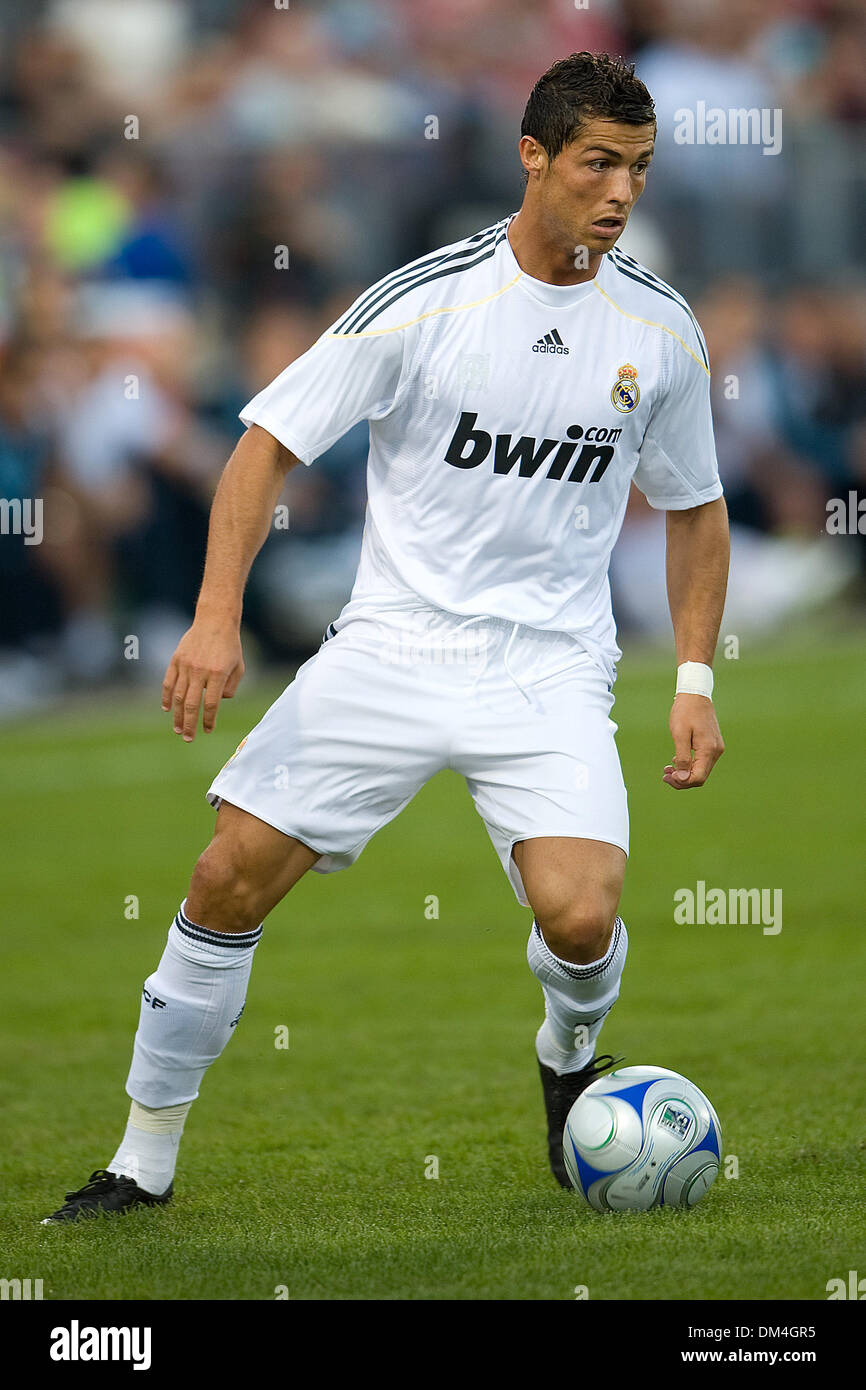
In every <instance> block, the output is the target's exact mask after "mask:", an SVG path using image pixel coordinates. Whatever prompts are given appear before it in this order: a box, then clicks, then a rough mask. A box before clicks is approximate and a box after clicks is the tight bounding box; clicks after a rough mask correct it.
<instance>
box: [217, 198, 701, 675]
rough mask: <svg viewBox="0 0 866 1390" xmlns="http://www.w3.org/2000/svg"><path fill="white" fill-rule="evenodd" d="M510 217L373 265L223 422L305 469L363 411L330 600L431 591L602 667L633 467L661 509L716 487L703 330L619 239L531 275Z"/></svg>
mask: <svg viewBox="0 0 866 1390" xmlns="http://www.w3.org/2000/svg"><path fill="white" fill-rule="evenodd" d="M512 216H514V214H512ZM510 221H511V217H508V218H504V219H503V220H502V221H501V222H497V223H496V224H495V225H494V226H492V227H489V228H487V229H485V230H484V231H481V232H477V233H476V234H475V235H474V236H470V237H467V238H466V239H465V240H463V241H459V242H455V243H453V244H452V245H450V246H445V247H443V248H441V249H440V250H438V251H434V252H431V253H430V254H429V255H426V256H422V257H420V258H419V259H418V260H415V261H412V262H411V263H410V264H409V265H406V266H404V267H402V268H401V269H399V270H395V271H394V272H393V273H392V274H390V275H387V276H385V277H384V278H383V279H382V280H380V281H378V282H377V283H376V284H375V285H373V286H372V288H370V289H369V290H367V291H366V292H365V293H364V294H362V295H360V296H359V298H358V299H356V301H355V303H354V304H353V305H352V306H351V308H350V309H348V310H347V311H346V312H345V313H344V314H343V315H342V316H341V317H340V318H339V319H337V321H336V322H335V323H334V324H333V325H332V326H331V327H330V328H328V329H327V330H326V332H324V333H323V334H322V336H321V337H320V338H319V339H318V341H317V342H316V343H315V344H314V345H313V346H312V347H311V348H310V349H309V351H308V352H305V353H304V354H303V356H301V357H299V358H298V359H297V361H295V362H293V363H292V364H291V366H289V367H287V368H286V370H285V371H284V372H282V373H281V374H280V375H279V376H278V377H277V378H276V379H275V380H274V381H273V382H272V383H271V384H270V385H269V386H267V387H266V388H265V389H264V390H263V391H261V392H260V393H259V394H258V395H257V396H255V397H254V399H253V400H252V401H250V403H249V404H248V405H247V406H246V407H245V408H244V410H242V411H241V419H242V420H243V422H244V423H245V424H247V425H250V424H257V425H260V426H261V427H262V428H263V429H266V430H267V431H268V432H269V433H270V434H272V435H274V436H275V437H276V438H277V439H279V440H280V442H281V443H282V444H284V445H285V446H286V448H287V449H289V450H291V452H292V453H293V454H295V455H296V456H297V457H298V458H299V459H300V460H301V461H302V462H303V463H305V464H311V463H313V461H314V460H315V459H316V458H318V457H319V455H321V454H322V453H324V452H325V450H326V449H328V448H329V447H330V446H331V445H332V444H333V443H334V442H335V440H337V439H339V438H340V436H341V435H343V434H345V432H346V431H347V430H348V429H350V428H351V427H352V426H353V425H354V424H356V423H357V422H358V421H359V420H364V419H366V420H369V422H370V452H369V459H368V466H367V492H368V505H367V518H366V524H365V527H364V540H363V545H362V551H361V559H360V563H359V567H358V574H357V578H356V581H355V585H354V588H353V591H352V596H351V599H350V602H349V604H348V605H347V607H346V608H345V609H344V610H343V615H341V617H346V616H351V615H353V614H355V613H358V612H363V613H375V612H377V611H381V610H383V609H386V608H395V607H396V608H412V607H416V608H418V607H421V606H422V605H432V606H433V607H435V608H438V609H442V610H445V611H446V612H450V613H454V614H458V615H461V616H464V617H467V618H470V617H478V616H482V615H485V616H490V617H494V618H504V619H508V620H510V621H512V622H515V623H521V624H524V625H526V626H529V627H535V628H539V629H542V630H547V631H553V632H565V633H568V634H570V635H572V636H573V637H575V638H576V639H577V640H578V641H579V642H580V643H581V644H582V645H583V646H584V647H585V649H586V650H587V651H588V652H590V653H591V654H592V655H593V656H594V658H595V660H596V661H597V662H598V663H599V664H600V665H601V666H602V667H603V668H604V669H605V670H606V671H607V673H608V675H609V679H610V680H613V678H614V675H615V665H616V661H617V659H618V657H619V656H620V652H619V649H618V648H617V645H616V630H615V626H614V621H613V614H612V611H611V601H610V587H609V583H608V564H609V560H610V554H611V550H612V549H613V546H614V543H615V541H616V538H617V536H618V534H619V531H620V527H621V525H622V520H623V516H624V514H625V509H626V503H627V501H628V494H629V486H630V484H631V483H632V481H633V482H634V483H635V484H636V485H637V487H639V488H640V490H641V491H642V492H643V493H644V494H645V496H646V497H647V499H648V501H649V502H650V504H651V505H652V506H653V507H657V508H662V509H665V510H678V509H682V508H687V507H694V506H698V505H700V504H702V503H705V502H711V501H713V500H714V499H715V498H717V497H720V496H721V495H722V487H721V483H720V481H719V476H718V468H717V463H716V453H715V445H714V442H713V428H712V417H711V413H710V393H709V364H708V360H707V352H706V346H705V343H704V339H703V336H702V334H701V331H700V329H699V327H698V325H697V322H696V321H695V318H694V315H693V314H692V312H691V310H690V309H689V306H688V304H687V303H686V301H685V300H684V299H683V298H682V296H681V295H679V294H677V293H676V291H675V290H672V289H671V288H670V286H669V285H667V284H665V282H664V281H663V280H660V279H659V277H658V276H657V275H654V274H653V273H652V272H651V271H649V270H647V269H646V268H645V267H644V266H642V265H640V264H639V263H638V262H637V261H635V260H633V259H632V258H631V257H629V256H627V255H625V254H624V253H623V252H621V251H618V250H616V249H614V250H612V251H610V252H608V253H607V254H606V255H604V256H603V257H602V260H601V265H600V267H599V270H598V274H597V275H596V277H595V279H593V280H590V281H587V282H586V283H584V284H580V285H569V286H561V285H551V284H548V283H547V282H545V281H541V280H536V279H534V278H533V277H532V276H530V275H527V274H526V273H525V271H523V270H521V268H520V266H519V265H518V263H517V260H516V258H515V256H514V253H513V251H512V250H511V245H510V243H509V240H508V237H507V226H508V223H509V222H510ZM336 626H337V628H339V627H340V620H338V621H337V624H336Z"/></svg>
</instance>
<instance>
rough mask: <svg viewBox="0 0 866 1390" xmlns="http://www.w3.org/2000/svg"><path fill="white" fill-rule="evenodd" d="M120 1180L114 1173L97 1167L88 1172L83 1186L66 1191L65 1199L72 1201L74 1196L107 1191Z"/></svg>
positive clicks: (92, 1194) (93, 1194)
mask: <svg viewBox="0 0 866 1390" xmlns="http://www.w3.org/2000/svg"><path fill="white" fill-rule="evenodd" d="M122 1181H123V1179H122V1178H119V1177H118V1176H117V1174H116V1173H109V1172H108V1169H107V1168H97V1169H96V1172H95V1173H91V1174H90V1177H89V1178H88V1179H87V1182H86V1183H85V1184H84V1186H83V1187H79V1188H78V1190H77V1191H76V1192H67V1194H66V1200H67V1202H73V1201H75V1199H76V1197H94V1196H96V1195H97V1193H100V1192H107V1191H108V1190H109V1188H111V1187H114V1186H116V1184H117V1183H118V1182H122Z"/></svg>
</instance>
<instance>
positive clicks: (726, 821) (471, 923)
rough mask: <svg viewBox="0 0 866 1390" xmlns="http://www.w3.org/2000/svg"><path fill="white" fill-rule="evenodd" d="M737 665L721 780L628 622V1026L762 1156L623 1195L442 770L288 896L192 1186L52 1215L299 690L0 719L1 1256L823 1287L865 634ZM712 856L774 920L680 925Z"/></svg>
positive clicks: (592, 1281)
mask: <svg viewBox="0 0 866 1390" xmlns="http://www.w3.org/2000/svg"><path fill="white" fill-rule="evenodd" d="M719 665H720V668H721V669H720V670H719V672H718V676H717V707H718V710H719V713H720V719H721V721H722V727H723V732H724V734H725V737H726V740H727V743H728V752H727V754H726V756H725V758H724V759H723V760H722V762H721V763H720V764H719V766H718V768H717V769H716V771H715V773H714V775H713V778H712V779H711V782H710V784H709V786H708V787H707V788H706V789H704V790H703V791H700V792H689V793H686V794H682V793H680V794H678V793H675V792H673V791H672V790H670V789H669V788H667V787H665V786H664V785H663V784H662V782H661V770H662V767H663V765H664V763H665V761H666V760H667V757H668V753H669V747H670V744H669V737H668V735H667V728H666V722H667V714H668V709H669V704H670V692H671V683H672V676H671V663H670V659H669V658H665V659H660V658H659V657H658V656H652V655H646V656H633V657H629V655H628V653H627V656H626V659H625V660H624V661H623V662H622V664H621V672H620V680H619V682H618V685H617V694H618V701H617V707H616V717H617V720H618V723H619V725H620V733H619V744H620V750H621V755H622V759H623V765H624V769H625V774H626V780H627V783H628V786H629V792H630V807H631V818H632V857H631V863H630V866H629V873H628V877H627V882H626V891H625V896H624V899H623V903H622V914H623V917H624V918H625V920H626V922H627V923H628V926H629V933H630V939H631V951H630V957H629V963H628V965H627V968H626V973H625V976H624V980H623V989H622V995H621V998H620V1002H619V1004H618V1005H617V1007H616V1009H615V1010H614V1012H613V1013H612V1014H611V1016H610V1018H609V1020H608V1022H607V1024H606V1026H605V1030H604V1032H603V1034H602V1039H601V1042H602V1050H605V1051H611V1050H616V1051H619V1052H623V1053H625V1055H626V1058H627V1060H628V1062H630V1063H635V1062H650V1063H657V1064H660V1065H665V1066H670V1067H673V1068H675V1069H676V1070H679V1071H683V1072H685V1073H686V1074H687V1075H688V1076H690V1077H692V1078H693V1079H694V1080H695V1081H696V1082H697V1083H698V1084H699V1085H700V1086H702V1087H703V1088H704V1089H705V1090H706V1091H707V1092H708V1094H709V1096H710V1097H711V1099H712V1100H713V1102H714V1103H715V1105H716V1108H717V1110H718V1112H719V1115H720V1117H721V1121H722V1127H723V1134H724V1142H723V1152H724V1154H725V1155H732V1156H735V1158H736V1166H737V1167H738V1173H739V1175H738V1176H737V1177H735V1178H734V1177H730V1178H726V1177H725V1176H723V1175H720V1177H719V1179H718V1181H717V1182H716V1184H715V1186H714V1187H713V1188H712V1189H711V1191H710V1193H709V1194H708V1196H707V1197H706V1199H705V1200H704V1202H703V1203H702V1204H701V1205H700V1206H699V1207H698V1208H696V1209H695V1210H694V1211H692V1212H688V1213H685V1212H677V1211H670V1210H666V1209H664V1210H660V1211H656V1212H652V1213H650V1214H648V1215H636V1214H628V1215H605V1216H602V1215H598V1214H596V1213H594V1212H592V1211H591V1210H590V1209H589V1208H588V1207H587V1206H586V1205H585V1204H584V1203H583V1202H582V1200H581V1199H580V1198H579V1197H578V1196H577V1195H576V1194H570V1193H566V1192H563V1191H561V1190H560V1189H559V1188H558V1187H556V1185H555V1184H554V1182H553V1180H552V1178H551V1177H550V1175H549V1172H548V1170H547V1166H546V1157H545V1152H544V1138H543V1115H542V1103H541V1091H540V1086H539V1083H538V1076H537V1070H536V1065H535V1060H534V1052H533V1038H534V1034H535V1029H536V1027H537V1025H538V1023H539V1021H540V1017H541V995H540V991H539V989H538V987H537V985H536V982H535V980H534V979H533V977H532V976H531V975H530V973H529V971H528V969H527V967H526V964H525V954H524V952H525V942H526V936H527V933H528V929H529V925H530V917H529V914H528V912H527V911H525V910H524V909H521V908H519V907H518V905H517V903H516V901H515V899H514V897H513V894H512V892H511V889H510V888H509V886H508V884H507V882H506V880H505V877H504V875H503V874H502V872H501V869H500V867H499V864H498V861H497V859H496V856H495V854H494V852H493V849H492V847H491V846H490V844H489V841H488V839H487V835H486V832H485V830H484V827H483V825H482V823H481V821H480V820H479V819H478V818H477V816H476V815H475V812H474V810H473V808H472V804H471V802H470V800H469V796H468V793H467V792H466V789H465V787H464V786H463V783H462V781H460V780H459V779H458V778H457V777H456V776H454V775H451V774H442V775H440V776H439V777H437V778H435V779H434V781H433V782H431V783H430V784H429V785H428V786H427V787H426V788H425V789H424V790H423V791H422V792H421V794H420V795H419V796H418V798H417V799H416V801H415V802H413V804H412V805H411V806H410V807H409V809H408V810H407V811H406V812H404V814H403V815H402V817H400V818H399V819H398V820H397V821H396V822H394V823H393V824H392V825H391V826H389V827H388V828H387V829H386V830H385V831H383V832H382V833H381V835H380V836H379V837H378V838H377V839H376V840H374V842H373V843H372V844H371V845H370V847H369V848H368V850H367V851H366V852H365V854H364V855H363V857H362V858H361V860H360V861H359V863H358V864H357V865H356V866H355V867H354V868H353V869H352V870H351V871H350V872H348V873H343V874H337V875H333V876H331V877H329V878H323V877H321V876H319V875H314V874H310V875H308V876H307V878H306V879H305V880H304V881H303V882H302V883H301V884H300V885H299V886H298V888H297V889H295V891H294V892H293V893H292V894H291V895H290V896H289V898H288V899H287V900H286V901H285V902H284V903H283V904H282V905H281V906H280V907H279V908H278V909H277V910H276V911H275V912H274V913H273V914H272V916H271V918H270V919H269V922H268V924H267V926H266V929H265V937H264V940H263V942H262V945H261V946H260V947H259V950H258V952H257V957H256V963H255V967H254V970H253V976H252V983H251V987H250V994H249V998H248V1002H247V1009H246V1013H245V1016H244V1019H243V1022H242V1024H241V1026H240V1027H239V1029H238V1031H237V1035H236V1037H235V1038H234V1039H233V1041H232V1042H231V1044H230V1046H229V1048H228V1049H227V1051H226V1053H225V1055H224V1056H223V1057H222V1059H221V1060H220V1061H219V1062H218V1063H217V1064H216V1065H215V1066H214V1067H213V1068H212V1069H211V1071H210V1072H209V1074H208V1076H207V1078H206V1080H205V1082H204V1085H203V1089H202V1095H201V1097H200V1099H199V1100H198V1101H197V1102H196V1104H195V1105H194V1107H193V1109H192V1111H191V1114H190V1118H189V1120H188V1123H187V1129H186V1134H185V1137H184V1141H183V1147H182V1150H181V1161H180V1165H179V1169H178V1179H177V1183H176V1193H177V1195H176V1200H175V1202H174V1203H173V1205H172V1206H171V1207H170V1208H168V1209H166V1210H164V1211H162V1210H160V1211H137V1212H133V1213H132V1214H130V1215H129V1216H128V1217H125V1218H121V1219H119V1220H118V1219H115V1220H100V1221H94V1222H90V1223H84V1224H81V1225H78V1226H76V1227H69V1228H44V1227H41V1226H40V1225H39V1224H38V1220H39V1218H40V1217H42V1216H43V1215H44V1214H46V1213H47V1212H48V1211H50V1210H52V1209H53V1208H54V1207H55V1206H57V1205H58V1203H59V1200H60V1199H61V1198H62V1195H63V1193H64V1191H65V1190H67V1189H70V1188H73V1187H77V1186H79V1185H80V1184H81V1183H82V1182H83V1181H84V1180H85V1178H86V1177H87V1176H88V1174H89V1173H90V1171H91V1170H92V1169H94V1168H96V1167H100V1166H102V1165H103V1164H105V1163H106V1162H108V1160H109V1158H110V1157H111V1154H112V1153H113V1152H114V1149H115V1147H116V1144H117V1140H118V1138H119V1136H120V1133H121V1131H122V1127H123V1124H124V1121H125V1116H126V1110H127V1107H128V1101H127V1098H126V1097H125V1095H124V1093H123V1084H124V1081H125V1078H126V1072H127V1067H128V1063H129V1057H130V1052H131V1045H132V1035H133V1031H134V1027H135V1023H136V1019H137V1016H138V999H139V991H140V988H141V983H142V980H143V979H144V977H145V976H146V975H147V974H148V973H149V972H150V971H151V970H152V969H153V968H154V966H155V964H156V961H157V960H158V958H159V955H160V953H161V950H162V946H163V943H164V939H165V934H166V931H167V929H168V925H169V923H170V921H171V919H172V916H173V914H174V912H175V910H176V908H177V906H178V903H179V902H180V900H181V898H182V897H183V895H184V893H185V890H186V885H187V882H188V875H189V872H190V869H191V867H192V864H193V862H194V860H195V858H196V856H197V854H198V852H199V850H200V849H201V848H202V847H203V845H204V844H205V843H206V842H207V839H208V838H209V834H210V826H211V823H212V814H213V813H212V812H211V811H210V808H209V807H208V806H207V804H206V802H205V799H204V790H205V788H206V786H207V784H208V780H209V777H210V775H211V773H212V772H213V771H214V770H215V768H216V767H218V766H219V765H220V764H221V763H222V762H223V761H224V759H225V758H226V757H227V756H228V754H229V753H230V752H231V751H232V750H233V748H234V746H235V744H236V743H237V742H238V740H239V738H240V737H241V736H242V734H243V733H244V732H246V730H247V728H248V727H249V726H250V724H252V723H254V722H255V721H256V719H257V718H258V717H259V714H260V713H261V712H262V711H263V709H264V708H265V706H266V704H267V703H269V701H270V699H271V698H272V696H273V694H274V693H275V690H274V688H273V686H270V687H268V688H267V689H264V690H262V689H259V690H257V691H252V692H247V693H246V694H245V695H243V696H241V697H239V698H238V699H236V700H235V701H234V702H233V704H230V705H227V706H225V707H224V709H223V712H222V715H221V719H220V724H219V726H218V730H217V733H216V734H215V735H213V736H211V737H210V738H207V739H204V738H201V737H200V738H199V739H197V740H196V742H195V743H194V744H193V745H191V746H184V745H182V744H181V743H180V741H179V740H177V739H175V738H174V737H173V736H172V735H171V734H170V732H169V730H168V725H167V722H166V720H165V717H164V716H162V715H161V714H160V712H159V709H158V699H157V692H154V699H153V700H152V702H151V703H150V704H148V705H147V706H146V707H143V706H142V705H141V703H140V702H139V701H138V700H135V701H130V702H129V703H127V702H126V701H125V699H124V698H123V697H121V696H118V697H116V698H115V699H114V700H113V701H112V702H110V703H109V704H106V705H94V706H92V707H91V708H90V709H88V710H79V711H76V712H68V713H65V714H63V715H62V716H59V717H56V718H46V717H42V718H40V720H39V722H38V723H25V724H19V725H17V726H15V727H14V728H13V727H7V728H6V729H5V730H3V732H2V736H0V748H2V754H0V778H2V782H3V788H4V794H3V798H2V802H0V824H2V845H3V880H2V881H3V897H4V900H5V911H4V919H5V928H6V930H5V933H4V935H5V940H4V965H3V983H4V997H5V1004H4V1011H3V1012H4V1026H3V1029H2V1033H3V1059H2V1077H3V1083H2V1086H3V1090H2V1104H3V1116H4V1131H5V1142H4V1144H3V1148H2V1155H0V1169H2V1183H3V1191H4V1194H5V1217H4V1226H5V1232H4V1238H3V1268H2V1269H0V1275H3V1276H4V1277H7V1278H11V1277H20V1278H25V1277H29V1278H33V1279H37V1278H41V1279H42V1280H43V1284H44V1296H45V1298H54V1299H88V1298H93V1299H213V1298H215V1299H273V1298H274V1297H275V1291H276V1290H277V1288H278V1286H285V1288H286V1289H287V1291H288V1295H289V1297H290V1298H292V1299H415V1300H439V1299H489V1300H504V1299H555V1300H569V1299H573V1298H574V1297H575V1289H576V1287H578V1286H585V1287H586V1288H587V1289H588V1294H589V1297H590V1299H599V1300H604V1299H722V1300H724V1299H816V1300H822V1299H826V1297H827V1294H826V1285H827V1281H828V1280H829V1279H831V1278H834V1277H837V1276H841V1277H847V1272H848V1271H849V1270H850V1269H857V1270H859V1272H860V1274H861V1275H866V1219H864V1212H866V1177H864V1169H866V1141H864V1137H863V1136H864V1126H863V1060H862V1059H863V1052H864V1046H863V1043H864V1022H866V1017H864V1014H866V1010H864V990H863V979H864V971H863V967H864V958H866V944H864V931H863V919H862V896H863V894H862V888H863V880H862V875H863V867H862V866H863V821H864V817H863V798H864V752H863V747H864V744H863V727H862V710H863V691H864V689H866V647H864V644H863V641H862V638H861V639H860V640H859V641H858V642H855V641H853V640H851V639H841V638H838V639H833V640H832V641H830V642H828V643H827V644H820V645H819V644H818V643H810V644H800V645H799V646H797V647H794V646H792V647H790V648H788V647H782V648H777V649H776V650H774V651H772V652H771V653H767V654H764V655H761V654H758V653H755V652H751V651H750V652H748V653H746V652H744V653H743V654H742V655H741V658H740V660H739V661H731V662H724V661H722V662H720V663H719ZM699 879H703V880H704V881H705V882H706V883H707V885H709V886H721V887H725V888H728V887H744V888H750V887H759V888H771V889H772V888H779V889H781V890H782V892H783V904H784V907H783V912H784V916H783V929H782V931H781V932H780V933H779V934H778V935H765V934H764V933H763V932H762V930H761V927H760V926H759V925H758V926H716V927H713V926H707V925H704V926H693V927H689V926H678V925H676V924H675V923H674V920H673V895H674V892H675V890H676V889H677V888H681V887H692V888H694V887H695V884H696V882H697V881H698V880H699ZM130 895H135V896H136V897H137V898H138V900H139V904H140V917H139V919H138V920H129V919H128V918H127V917H126V916H125V903H126V900H127V899H128V898H129V897H130ZM429 895H436V897H437V898H438V900H439V917H438V920H434V919H430V918H428V917H427V916H425V903H426V901H427V900H428V898H429ZM281 1027H284V1028H287V1029H288V1030H289V1047H288V1048H287V1049H279V1048H277V1047H276V1046H275V1040H276V1037H277V1032H276V1030H278V1029H279V1028H281ZM431 1156H435V1157H436V1158H437V1159H438V1171H439V1176H438V1179H432V1178H428V1177H425V1170H426V1171H429V1170H430V1169H431V1168H432V1166H433V1165H432V1164H431V1163H430V1158H431ZM726 1166H727V1167H728V1168H729V1169H731V1168H733V1167H734V1166H735V1165H734V1164H733V1163H731V1162H728V1164H727V1165H726Z"/></svg>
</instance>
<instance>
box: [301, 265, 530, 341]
mask: <svg viewBox="0 0 866 1390" xmlns="http://www.w3.org/2000/svg"><path fill="white" fill-rule="evenodd" d="M522 275H523V271H522V270H520V271H518V273H517V274H516V275H515V277H514V279H513V280H509V281H508V284H507V285H503V286H502V287H501V289H498V290H494V291H493V294H486V295H485V296H484V298H483V299H473V300H472V302H471V303H470V304H451V305H447V306H445V307H443V308H441V309H429V310H428V311H427V313H426V314H419V315H418V317H417V319H409V320H407V322H406V323H395V324H394V327H393V328H369V329H366V330H365V331H364V332H363V333H326V334H325V337H326V338H380V337H381V336H382V334H383V333H399V331H400V329H401V328H411V327H412V325H413V323H420V322H421V320H422V319H432V318H433V316H434V315H435V314H459V313H460V311H461V310H462V309H477V308H478V305H479V304H489V302H490V300H491V299H498V298H499V296H500V295H501V294H504V293H505V291H506V290H510V289H511V286H512V285H516V284H517V282H518V280H519V279H521V277H522ZM410 288H411V287H410Z"/></svg>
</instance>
